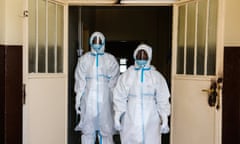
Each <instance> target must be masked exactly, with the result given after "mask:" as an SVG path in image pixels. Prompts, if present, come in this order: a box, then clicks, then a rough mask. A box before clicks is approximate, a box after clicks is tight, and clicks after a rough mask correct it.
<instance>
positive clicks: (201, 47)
mask: <svg viewBox="0 0 240 144" xmlns="http://www.w3.org/2000/svg"><path fill="white" fill-rule="evenodd" d="M198 11H199V12H198V28H197V32H198V34H197V74H198V75H203V74H204V58H205V56H204V55H205V53H204V52H205V43H206V19H207V1H206V0H204V1H199V4H198Z"/></svg>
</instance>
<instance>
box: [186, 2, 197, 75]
mask: <svg viewBox="0 0 240 144" xmlns="http://www.w3.org/2000/svg"><path fill="white" fill-rule="evenodd" d="M195 13H196V4H195V3H190V4H189V5H188V12H187V15H188V16H187V60H186V73H187V74H193V71H194V44H195V21H196V20H195Z"/></svg>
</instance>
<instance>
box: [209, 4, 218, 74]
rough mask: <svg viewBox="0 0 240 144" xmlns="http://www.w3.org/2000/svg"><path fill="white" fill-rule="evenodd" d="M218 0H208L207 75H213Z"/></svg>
mask: <svg viewBox="0 0 240 144" xmlns="http://www.w3.org/2000/svg"><path fill="white" fill-rule="evenodd" d="M217 11H218V0H210V5H209V25H208V61H207V75H215V67H216V41H217Z"/></svg>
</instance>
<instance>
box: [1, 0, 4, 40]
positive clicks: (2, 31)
mask: <svg viewBox="0 0 240 144" xmlns="http://www.w3.org/2000/svg"><path fill="white" fill-rule="evenodd" d="M0 20H1V22H0V44H3V43H4V35H5V0H0Z"/></svg>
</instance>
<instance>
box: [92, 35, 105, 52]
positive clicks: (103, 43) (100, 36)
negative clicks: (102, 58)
mask: <svg viewBox="0 0 240 144" xmlns="http://www.w3.org/2000/svg"><path fill="white" fill-rule="evenodd" d="M95 37H96V38H97V39H101V41H102V47H101V49H100V50H99V51H98V52H96V51H95V50H94V48H93V39H94V38H95ZM89 44H90V47H91V52H92V53H104V51H105V37H104V35H103V34H102V33H101V32H94V33H92V35H91V36H90V39H89Z"/></svg>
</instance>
